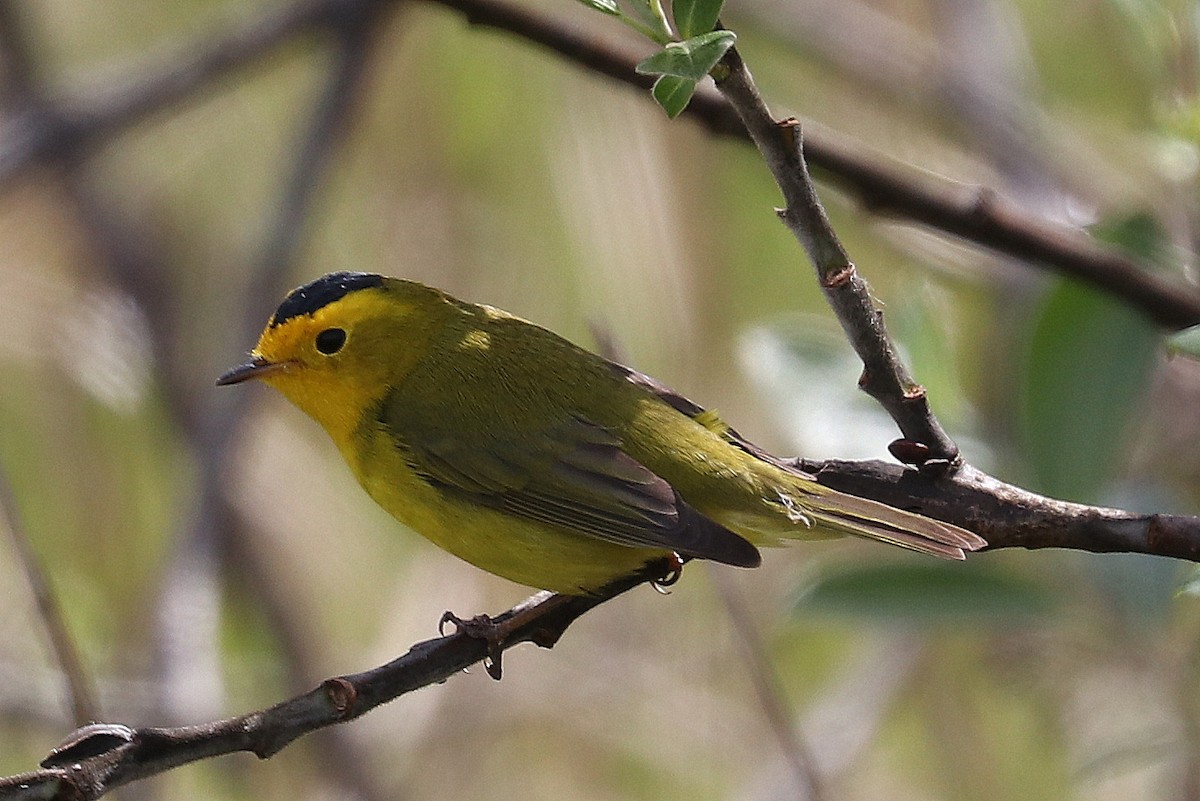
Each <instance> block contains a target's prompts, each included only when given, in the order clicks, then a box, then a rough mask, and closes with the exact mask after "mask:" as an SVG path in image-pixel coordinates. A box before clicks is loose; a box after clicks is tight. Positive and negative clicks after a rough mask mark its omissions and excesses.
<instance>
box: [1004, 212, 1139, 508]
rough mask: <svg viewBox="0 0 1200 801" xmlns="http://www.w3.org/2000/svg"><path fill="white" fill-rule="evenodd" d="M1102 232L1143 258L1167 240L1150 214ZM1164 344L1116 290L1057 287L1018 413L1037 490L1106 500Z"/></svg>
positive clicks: (1037, 324)
mask: <svg viewBox="0 0 1200 801" xmlns="http://www.w3.org/2000/svg"><path fill="white" fill-rule="evenodd" d="M1102 236H1105V238H1108V239H1110V240H1111V241H1114V242H1116V243H1117V244H1120V245H1124V246H1125V248H1126V249H1127V250H1130V251H1131V252H1134V253H1136V254H1138V255H1140V256H1142V257H1143V258H1150V257H1153V256H1154V255H1156V254H1157V253H1159V252H1160V247H1161V242H1162V234H1161V233H1160V232H1158V231H1157V228H1156V227H1155V226H1154V223H1153V222H1152V221H1148V219H1147V218H1144V217H1137V218H1133V219H1130V220H1126V221H1124V222H1122V223H1120V224H1118V225H1115V226H1113V227H1112V229H1111V231H1110V232H1109V233H1107V234H1102ZM1158 349H1159V332H1158V330H1157V329H1156V328H1155V327H1154V326H1153V325H1152V324H1151V323H1150V322H1149V321H1147V320H1146V319H1145V318H1144V317H1142V316H1141V315H1140V314H1138V313H1137V312H1135V311H1133V310H1131V309H1129V308H1128V307H1127V306H1125V305H1124V304H1122V303H1120V302H1119V301H1117V300H1116V299H1114V298H1111V297H1109V296H1108V295H1106V294H1104V293H1101V292H1100V291H1098V290H1095V289H1092V288H1090V287H1087V286H1084V285H1083V284H1080V283H1078V282H1075V281H1069V280H1063V281H1060V282H1059V283H1058V285H1057V286H1056V287H1055V288H1054V289H1053V290H1051V292H1050V293H1049V294H1048V296H1047V297H1046V299H1045V301H1044V303H1043V305H1042V308H1041V310H1040V312H1039V314H1038V316H1037V318H1036V320H1035V321H1034V326H1033V330H1032V335H1031V337H1030V340H1029V349H1028V352H1027V354H1026V364H1025V375H1024V390H1025V392H1024V398H1023V402H1022V413H1021V419H1020V426H1021V435H1022V437H1021V438H1022V441H1023V446H1024V450H1025V453H1026V455H1027V457H1028V459H1029V463H1030V466H1031V467H1032V469H1033V473H1034V476H1033V479H1034V483H1035V485H1036V486H1035V488H1036V489H1037V490H1039V491H1041V492H1044V493H1047V494H1050V495H1054V496H1057V497H1060V498H1067V499H1072V500H1077V501H1085V502H1087V501H1091V502H1095V501H1098V500H1100V496H1101V494H1102V492H1103V489H1104V486H1105V484H1106V483H1107V481H1108V480H1109V478H1110V477H1111V476H1112V474H1113V472H1114V468H1115V466H1116V464H1115V463H1116V461H1117V457H1118V455H1119V454H1120V453H1121V452H1122V450H1123V446H1124V444H1125V435H1126V434H1127V433H1128V428H1129V424H1130V422H1131V420H1132V418H1133V416H1134V414H1135V410H1136V407H1137V404H1138V403H1139V401H1140V400H1141V398H1142V396H1143V395H1144V393H1145V391H1146V388H1147V386H1148V383H1149V379H1150V374H1151V371H1152V370H1153V369H1154V367H1155V365H1156V363H1157V359H1158Z"/></svg>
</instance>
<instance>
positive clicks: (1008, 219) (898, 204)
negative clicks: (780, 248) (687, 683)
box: [430, 0, 1200, 329]
mask: <svg viewBox="0 0 1200 801" xmlns="http://www.w3.org/2000/svg"><path fill="white" fill-rule="evenodd" d="M430 1H431V2H436V3H438V4H440V5H444V6H447V7H449V8H453V9H455V10H457V11H460V12H462V13H463V14H464V15H466V17H467V19H468V20H469V21H470V22H472V23H474V24H477V25H483V26H487V27H492V28H496V29H498V30H503V31H506V32H508V33H512V34H515V35H517V36H520V37H522V38H524V39H527V40H529V41H532V42H535V43H537V44H539V45H542V46H543V47H546V48H547V49H549V50H551V51H553V52H555V53H557V54H559V55H560V56H563V57H564V58H566V59H568V60H570V61H572V62H574V63H576V64H579V65H580V66H582V67H584V68H586V69H588V70H591V71H593V72H596V73H599V74H601V75H605V76H607V77H609V78H612V79H614V80H617V81H620V82H621V83H625V84H628V85H630V86H635V87H638V88H642V89H646V88H649V86H650V85H651V84H652V83H653V82H654V76H648V75H639V74H637V73H636V72H635V71H634V65H636V64H637V63H638V62H639V61H640V60H641V59H642V58H643V57H644V56H645V53H643V52H639V51H636V50H635V49H634V48H631V47H628V46H622V45H619V44H615V43H611V42H605V41H601V40H599V39H597V38H595V37H592V36H588V35H586V34H583V33H580V32H578V31H576V30H575V29H573V28H572V27H571V26H570V25H568V24H566V23H563V22H558V21H556V20H554V19H553V18H552V17H549V16H546V15H545V14H542V13H539V12H538V11H534V10H530V9H529V8H527V7H526V6H523V5H519V4H516V3H512V2H504V0H430ZM684 116H686V117H687V118H689V119H691V120H694V121H696V122H697V123H699V124H701V125H703V126H704V127H705V128H706V129H707V130H709V131H710V132H712V133H714V134H718V135H721V136H731V137H735V138H739V139H745V138H746V129H745V128H743V127H742V125H741V124H740V122H739V120H738V115H737V113H736V112H735V111H734V109H733V108H732V107H731V106H730V104H729V103H728V102H726V101H725V99H724V98H722V97H721V96H720V95H719V94H717V93H716V92H712V91H705V90H704V88H703V87H702V88H701V90H700V91H699V92H697V93H696V96H695V97H693V98H692V102H691V104H690V105H689V106H688V107H687V108H686V109H685V110H684ZM804 125H805V131H806V135H805V156H806V158H807V159H808V162H809V164H810V165H811V166H812V168H813V169H814V170H816V171H818V172H819V174H820V177H821V178H823V179H825V180H828V181H830V182H832V183H834V184H835V185H837V186H838V187H839V188H840V189H842V190H843V191H845V192H847V193H848V194H850V195H851V196H852V197H854V198H856V199H857V200H858V201H859V203H861V204H862V206H863V207H864V208H865V209H867V210H868V211H871V212H873V213H876V214H882V215H889V216H893V217H897V218H900V219H907V220H911V221H913V222H916V223H920V224H922V225H927V226H929V227H931V228H933V229H935V230H939V231H942V232H944V233H948V234H951V235H953V236H957V237H961V238H962V239H964V240H966V241H968V242H973V243H975V244H977V245H980V246H983V247H986V248H989V249H991V250H994V251H997V252H999V253H1003V254H1006V255H1009V256H1014V257H1016V258H1019V259H1022V260H1024V261H1026V262H1029V263H1030V264H1032V265H1033V266H1036V267H1049V268H1052V269H1056V270H1058V271H1059V272H1061V273H1063V274H1065V275H1069V276H1071V277H1073V278H1078V279H1080V280H1082V281H1086V282H1088V283H1090V284H1092V285H1093V286H1096V287H1098V288H1100V289H1102V290H1105V291H1106V292H1109V293H1111V294H1113V295H1115V296H1117V297H1118V298H1120V299H1121V300H1123V301H1124V302H1125V303H1128V304H1129V305H1130V306H1132V307H1134V308H1136V309H1138V310H1139V311H1140V312H1141V313H1142V314H1144V315H1146V316H1147V317H1148V318H1149V319H1151V320H1153V321H1154V322H1155V323H1157V324H1158V325H1161V326H1163V327H1165V328H1169V329H1178V328H1185V327H1187V326H1189V325H1195V324H1196V323H1200V291H1197V289H1196V287H1194V286H1191V285H1189V284H1185V283H1184V282H1183V281H1182V280H1177V279H1173V278H1171V277H1168V276H1164V275H1162V274H1161V273H1156V272H1152V271H1151V270H1150V269H1149V268H1148V267H1146V266H1144V265H1142V264H1140V263H1139V262H1138V261H1137V260H1136V259H1134V258H1133V257H1131V256H1129V255H1127V254H1125V253H1123V252H1121V251H1119V250H1117V249H1115V248H1112V247H1108V246H1106V245H1103V244H1101V243H1100V242H1098V241H1096V240H1095V239H1093V238H1092V237H1090V236H1088V235H1087V234H1086V233H1085V232H1083V231H1082V230H1079V229H1077V228H1071V227H1068V226H1065V225H1060V224H1058V223H1054V222H1051V221H1049V220H1046V219H1043V218H1041V217H1038V216H1037V215H1034V214H1030V213H1029V212H1026V211H1024V210H1023V209H1022V208H1020V207H1019V206H1017V205H1015V204H1013V203H1012V202H1010V201H1008V200H1006V199H1005V198H1003V197H1001V196H1000V195H999V194H997V193H996V192H994V191H992V190H989V189H987V188H986V187H980V186H973V185H969V184H963V183H959V182H957V181H952V180H948V179H946V178H941V177H938V176H935V175H932V174H930V173H921V172H919V171H918V170H916V169H914V168H913V167H910V166H908V165H905V164H902V163H900V162H897V161H895V160H893V159H889V158H887V157H886V156H883V155H881V154H879V153H876V152H873V151H871V150H870V149H868V148H866V147H864V146H863V145H861V144H858V143H855V142H853V141H852V140H851V139H850V138H849V137H847V136H846V135H845V134H842V133H832V132H830V133H827V132H825V131H823V130H821V129H820V128H818V127H816V126H814V125H811V124H808V123H805V124H804Z"/></svg>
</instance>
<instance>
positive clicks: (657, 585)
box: [650, 553, 687, 595]
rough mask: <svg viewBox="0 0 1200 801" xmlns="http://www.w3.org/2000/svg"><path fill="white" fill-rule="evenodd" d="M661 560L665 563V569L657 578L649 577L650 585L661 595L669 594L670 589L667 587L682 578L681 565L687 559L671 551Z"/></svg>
mask: <svg viewBox="0 0 1200 801" xmlns="http://www.w3.org/2000/svg"><path fill="white" fill-rule="evenodd" d="M663 561H664V562H665V564H666V571H665V572H664V573H663V574H662V575H660V576H659V577H658V578H654V579H651V580H650V586H651V587H653V588H654V590H655V591H656V592H658V593H660V594H662V595H670V594H671V591H670V590H668V589H667V587H670V586H671V585H672V584H674V583H675V582H677V581H679V580H680V579H681V578H683V565H684V563H685V562H686V561H687V560H686V559H684V558H683V557H682V556H680V555H679V554H677V553H672V554H671V555H670V556H668V557H667V558H666V559H664V560H663Z"/></svg>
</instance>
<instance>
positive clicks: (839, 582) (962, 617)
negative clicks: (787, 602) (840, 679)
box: [796, 562, 1054, 625]
mask: <svg viewBox="0 0 1200 801" xmlns="http://www.w3.org/2000/svg"><path fill="white" fill-rule="evenodd" d="M1053 606H1054V598H1053V596H1052V595H1051V594H1050V592H1049V591H1048V590H1047V589H1046V588H1044V587H1043V586H1042V585H1040V584H1036V583H1034V582H1032V581H1029V580H1027V579H1024V578H1020V577H1017V576H1014V575H1011V574H1008V573H1004V572H1001V571H1000V570H997V569H995V568H993V567H991V566H990V565H975V564H971V563H965V564H942V563H940V562H912V563H898V564H889V565H877V566H872V567H855V568H848V569H845V570H841V571H836V572H830V573H828V574H826V575H824V576H822V577H821V579H820V580H819V581H818V582H817V583H816V584H814V585H813V586H812V587H810V588H809V589H808V591H807V592H806V593H805V594H804V595H803V596H802V597H801V598H800V600H799V602H798V603H797V605H796V611H797V612H798V613H800V614H806V615H807V614H809V613H811V612H814V611H815V612H821V613H832V614H840V615H852V616H854V617H861V618H867V619H869V620H874V621H877V622H882V623H904V624H907V625H913V624H917V625H941V624H946V623H974V622H980V621H991V622H1010V623H1011V622H1027V621H1028V620H1029V619H1031V618H1034V617H1037V616H1040V615H1044V614H1046V613H1048V612H1049V611H1050V610H1051V608H1052V607H1053Z"/></svg>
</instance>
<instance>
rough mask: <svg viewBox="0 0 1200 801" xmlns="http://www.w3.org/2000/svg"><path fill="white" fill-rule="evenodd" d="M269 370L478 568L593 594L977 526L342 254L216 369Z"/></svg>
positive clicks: (384, 500) (425, 525)
mask: <svg viewBox="0 0 1200 801" xmlns="http://www.w3.org/2000/svg"><path fill="white" fill-rule="evenodd" d="M250 380H256V381H261V382H262V383H265V384H267V385H269V386H271V387H273V388H274V389H276V390H278V391H279V392H280V393H282V394H283V395H284V397H286V398H287V399H288V400H289V401H291V402H292V403H293V404H294V405H295V406H297V407H298V408H299V409H300V410H301V411H303V412H304V413H306V414H307V415H308V416H309V417H311V418H312V419H313V420H315V421H316V422H317V423H318V424H319V425H320V426H321V427H322V428H324V429H325V431H326V432H327V433H328V435H329V437H330V438H331V439H332V440H333V442H334V444H335V445H336V447H337V449H338V450H339V451H340V453H341V456H342V457H343V459H344V460H345V462H346V464H347V465H348V466H349V468H350V470H351V472H352V473H353V474H354V476H355V477H356V478H357V479H358V482H359V483H360V484H361V485H362V487H363V488H364V489H365V490H366V493H367V494H368V495H369V496H370V497H371V498H372V499H374V500H375V502H376V503H378V504H379V505H380V506H381V507H383V509H385V510H386V511H387V512H389V513H390V514H391V515H392V516H393V517H395V518H396V519H397V520H399V521H400V522H401V523H402V524H404V525H405V526H407V527H408V528H410V529H412V530H413V531H415V532H417V533H419V534H421V535H423V536H425V537H426V538H428V539H429V540H431V541H432V542H433V543H435V544H436V545H438V546H440V547H441V548H443V549H445V550H446V551H448V552H450V553H451V554H454V555H455V556H458V557H460V558H461V559H464V560H466V561H467V562H469V563H471V564H473V565H475V566H477V567H479V568H482V569H483V570H486V571H488V572H490V573H493V574H495V575H498V576H502V577H504V578H507V579H510V580H511V581H514V582H517V583H519V584H523V585H526V586H529V587H533V588H537V589H541V590H548V591H551V592H554V593H560V594H565V595H576V596H578V595H584V596H586V595H594V594H598V593H600V592H602V591H603V590H604V588H605V587H607V586H609V585H611V584H612V583H613V582H615V581H618V580H620V579H622V578H624V577H627V576H630V575H633V574H635V573H638V572H639V571H643V570H645V569H646V567H647V566H648V565H651V564H653V563H655V562H660V561H663V560H666V561H665V562H664V564H675V565H679V566H682V563H683V562H685V561H688V560H692V559H704V560H711V561H713V562H718V563H722V564H726V565H732V566H736V567H744V568H750V567H757V566H758V565H759V564H760V562H761V553H760V550H759V549H760V548H761V547H767V546H775V545H779V544H782V543H784V542H786V541H790V540H809V539H821V538H827V537H837V536H842V535H847V534H849V535H856V536H859V537H865V538H868V539H872V540H879V541H882V542H886V543H890V544H892V545H897V546H900V547H902V548H907V549H910V550H913V551H919V552H922V553H926V554H931V555H934V556H938V557H943V558H950V559H963V558H964V552H968V551H974V550H978V549H980V548H982V547H984V546H986V544H987V543H986V542H985V540H984V539H983V538H981V537H980V536H978V535H977V534H975V533H973V532H971V531H968V530H966V529H963V528H960V527H958V526H955V525H952V524H950V523H945V522H942V521H939V520H935V519H933V518H930V517H925V516H923V515H920V514H917V513H914V512H910V511H906V510H903V509H899V508H895V507H892V506H888V505H885V504H882V503H879V502H876V501H873V500H869V499H866V498H861V497H857V496H854V495H848V494H845V493H842V492H838V491H835V490H833V489H830V488H828V487H825V486H823V485H821V484H819V483H818V482H817V481H816V479H815V478H814V477H813V476H812V475H808V474H806V473H804V472H803V471H801V470H800V469H798V468H797V467H796V466H795V465H793V464H790V463H788V462H785V461H784V460H782V459H779V458H777V457H774V456H772V455H770V454H769V453H767V452H766V451H764V450H763V449H761V448H759V447H757V446H755V445H754V444H752V443H751V442H749V441H748V440H746V439H745V438H744V437H742V436H741V435H740V434H738V433H737V431H736V430H734V429H733V428H732V427H730V426H729V425H728V424H726V423H725V422H724V420H723V419H722V418H721V417H720V416H719V415H717V414H716V413H715V412H713V411H710V410H706V409H705V408H703V407H701V406H699V405H697V404H695V403H693V402H692V401H690V400H688V399H687V398H685V397H684V396H682V395H680V394H678V393H676V392H674V391H672V390H671V389H669V388H668V387H666V386H664V385H663V384H661V383H660V382H658V381H656V380H655V379H652V378H650V377H648V376H646V375H644V374H642V373H640V372H638V371H636V370H633V369H631V368H629V367H626V366H623V365H621V364H618V363H616V362H614V361H611V360H609V359H606V358H604V357H602V356H600V355H598V354H595V353H592V352H590V351H588V350H586V349H584V348H582V347H580V346H578V345H575V344H573V343H572V342H570V341H568V340H567V339H565V338H563V337H561V336H559V335H557V334H555V333H553V332H552V331H550V330H548V329H546V328H543V327H541V326H539V325H536V324H534V323H532V322H529V321H527V320H524V319H522V318H520V317H517V316H515V315H512V314H509V313H507V312H504V311H501V310H500V309H496V308H493V307H491V306H486V305H479V304H474V303H469V302H465V301H462V300H459V299H457V298H455V297H453V296H452V295H450V294H448V293H446V292H443V291H442V290H439V289H436V288H434V287H431V286H427V285H425V284H422V283H418V282H416V281H411V280H405V279H400V278H392V277H385V276H382V275H378V274H375V273H366V272H335V273H330V274H328V275H325V276H323V277H321V278H318V279H316V280H314V281H311V282H310V283H308V284H305V285H304V286H301V287H299V288H297V289H295V290H293V291H292V292H291V293H289V294H288V295H287V296H286V297H285V298H284V300H283V301H282V302H281V303H280V304H279V306H278V308H277V309H276V310H275V312H274V313H273V314H272V315H271V317H270V319H269V320H268V321H267V324H266V327H265V328H264V329H263V332H262V334H261V336H260V338H259V340H258V343H257V345H256V346H255V347H254V349H253V350H252V351H251V352H250V358H249V359H248V360H247V361H246V362H244V363H243V364H240V365H238V366H237V367H234V368H233V369H231V370H229V371H228V372H226V373H225V374H223V375H222V376H221V377H220V378H219V379H218V380H217V383H218V384H219V385H231V384H239V383H242V382H245V381H250Z"/></svg>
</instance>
